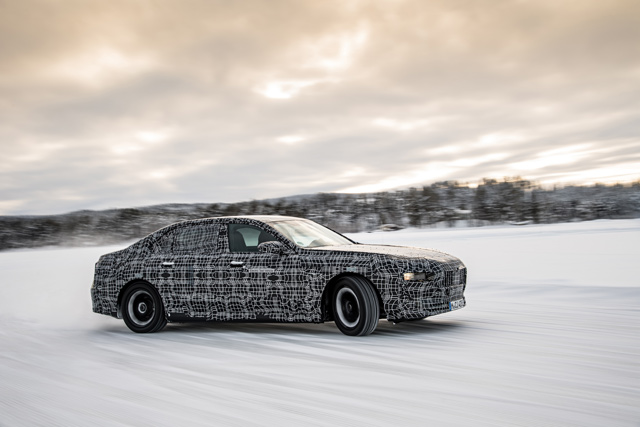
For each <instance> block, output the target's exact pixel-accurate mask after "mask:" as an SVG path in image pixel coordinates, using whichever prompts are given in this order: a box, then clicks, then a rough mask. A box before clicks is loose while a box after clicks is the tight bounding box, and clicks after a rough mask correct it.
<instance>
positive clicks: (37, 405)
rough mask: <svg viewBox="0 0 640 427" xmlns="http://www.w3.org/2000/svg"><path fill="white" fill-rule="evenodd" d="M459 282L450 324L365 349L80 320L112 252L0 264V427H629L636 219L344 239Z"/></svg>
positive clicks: (52, 253)
mask: <svg viewBox="0 0 640 427" xmlns="http://www.w3.org/2000/svg"><path fill="white" fill-rule="evenodd" d="M351 237H353V238H355V239H356V240H358V241H362V242H365V243H374V242H375V243H384V244H400V245H412V246H421V247H432V248H437V249H440V250H444V251H446V252H451V253H453V254H454V255H456V256H458V257H460V258H461V259H462V260H463V261H464V262H465V263H466V264H467V266H468V268H469V285H468V288H467V292H466V296H467V301H468V306H467V307H466V308H464V309H463V310H460V311H456V312H453V313H448V314H444V315H440V316H436V317H433V318H430V319H427V320H424V321H420V322H408V323H401V324H398V325H393V324H390V323H388V322H386V321H381V322H380V325H379V327H378V329H377V330H376V332H375V333H374V334H373V335H370V336H368V337H360V338H353V337H347V336H344V335H342V334H341V333H340V332H339V331H338V330H337V328H336V327H335V325H333V324H331V323H329V324H324V325H287V324H222V323H217V324H198V325H169V326H168V327H167V328H166V329H165V330H164V331H163V332H161V333H157V334H151V335H135V334H133V333H131V332H129V330H128V329H126V327H125V326H124V324H123V323H122V321H120V320H116V319H112V318H109V317H105V316H100V315H96V314H93V313H92V312H91V305H90V298H89V286H90V284H91V280H92V274H93V264H94V263H95V261H96V260H97V258H98V256H99V255H100V254H102V253H105V252H108V251H111V250H115V249H117V248H119V247H122V246H123V245H119V246H114V247H91V248H75V249H49V250H46V249H41V250H31V251H26V250H25V251H13V252H3V253H0V272H1V274H0V320H1V321H2V328H0V425H3V426H4V425H7V426H14V425H20V426H22V425H43V426H44V425H46V426H53V425H61V426H86V425H136V426H163V425H167V426H168V425H207V426H208V425H225V426H234V425H238V426H240V425H242V426H246V425H256V426H258V425H260V426H262V425H291V426H293V425H295V426H299V425H323V426H324V425H329V424H333V425H367V426H389V425H404V426H418V425H420V426H423V425H428V424H438V425H470V426H471V425H473V426H492V425H516V426H518V425H526V426H529V425H531V426H534V425H536V426H537V425H575V426H603V425H607V426H616V425H622V426H624V425H629V426H632V425H638V422H640V385H639V384H640V364H639V363H638V360H640V340H639V339H638V337H639V336H640V310H639V308H638V307H640V279H639V278H638V274H637V264H638V259H640V245H638V242H640V220H617V221H594V222H583V223H573V224H556V225H544V226H525V227H485V228H473V229H471V228H470V229H433V230H403V231H400V232H392V233H369V234H366V233H364V234H357V235H352V236H351Z"/></svg>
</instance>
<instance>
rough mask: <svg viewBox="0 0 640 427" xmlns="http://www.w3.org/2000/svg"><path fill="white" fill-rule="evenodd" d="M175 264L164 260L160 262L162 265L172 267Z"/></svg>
mask: <svg viewBox="0 0 640 427" xmlns="http://www.w3.org/2000/svg"><path fill="white" fill-rule="evenodd" d="M174 265H175V263H174V262H169V261H165V262H163V263H162V266H163V267H173V266H174Z"/></svg>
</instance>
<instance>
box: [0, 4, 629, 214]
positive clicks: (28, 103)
mask: <svg viewBox="0 0 640 427" xmlns="http://www.w3.org/2000/svg"><path fill="white" fill-rule="evenodd" d="M0 144H1V148H2V155H1V156H0V214H45V213H60V212H66V211H71V210H77V209H101V208H109V207H130V206H143V205H148V204H157V203H167V202H233V201H241V200H250V199H260V198H267V197H279V196H287V195H294V194H305V193H315V192H320V191H322V192H345V191H347V192H356V191H380V190H387V189H393V188H407V187H410V186H421V185H423V184H430V183H432V182H435V181H442V180H458V181H462V182H466V181H468V182H472V183H473V182H477V181H478V180H480V179H481V178H483V177H491V178H498V179H500V178H502V177H504V176H516V175H519V176H522V177H524V178H528V179H532V180H536V181H538V182H540V183H543V184H550V183H565V182H573V183H579V184H588V183H593V182H596V181H598V182H616V181H620V182H629V181H632V180H636V179H638V178H640V2H638V1H635V0H630V1H615V0H606V1H604V0H598V1H590V0H576V1H567V0H562V1H559V0H532V1H524V0H523V1H502V0H485V1H483V0H477V1H471V0H469V1H456V0H442V1H434V0H417V1H402V0H389V1H345V0H339V1H328V0H322V1H317V0H308V1H302V0H301V1H275V0H268V1H266V0H265V1H209V0H207V1H185V0H181V1H169V0H167V1H133V0H126V1H113V0H109V1H100V2H98V1H84V0H82V1H62V0H61V1H32V0H10V1H7V0H0Z"/></svg>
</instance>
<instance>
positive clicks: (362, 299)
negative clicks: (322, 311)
mask: <svg viewBox="0 0 640 427" xmlns="http://www.w3.org/2000/svg"><path fill="white" fill-rule="evenodd" d="M332 301H333V317H334V320H335V322H336V326H337V327H338V329H340V331H341V332H342V333H343V334H345V335H351V336H361V335H369V334H370V333H372V332H373V331H374V330H375V329H376V326H378V319H379V318H380V306H379V305H378V297H377V296H376V292H375V291H374V289H373V285H371V283H370V282H369V281H367V280H366V279H364V278H362V277H357V276H347V277H343V278H342V279H340V281H339V282H338V283H337V284H336V287H335V289H334V291H333V300H332Z"/></svg>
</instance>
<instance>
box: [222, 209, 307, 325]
mask: <svg viewBox="0 0 640 427" xmlns="http://www.w3.org/2000/svg"><path fill="white" fill-rule="evenodd" d="M220 239H221V240H224V241H226V242H227V244H226V248H225V249H226V250H225V251H224V252H223V253H222V254H221V256H220V259H219V260H220V262H219V269H220V270H219V277H220V279H221V280H220V288H222V290H223V292H224V297H225V304H226V310H227V315H226V318H227V319H228V320H231V319H244V320H247V319H255V320H261V319H262V320H277V321H287V320H293V319H292V315H293V313H295V312H296V311H297V310H299V303H298V302H297V300H298V299H299V298H298V297H297V295H298V292H297V291H296V290H297V288H298V287H299V285H300V284H299V283H298V281H297V280H295V278H294V277H292V276H291V275H287V274H286V271H285V270H287V269H289V270H290V267H291V266H292V265H293V264H299V258H298V255H297V254H295V253H294V252H293V251H292V250H289V249H288V250H286V252H285V253H283V254H271V253H260V252H258V249H257V246H258V244H260V243H262V242H264V241H270V240H276V241H278V240H280V241H281V240H282V239H283V238H282V237H279V238H278V237H276V236H275V233H272V232H271V231H270V230H266V228H264V227H260V226H258V225H255V224H247V223H243V222H231V223H229V224H227V225H226V227H225V226H222V227H221V229H220Z"/></svg>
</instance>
